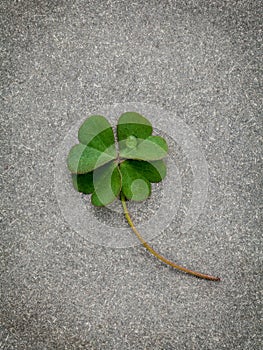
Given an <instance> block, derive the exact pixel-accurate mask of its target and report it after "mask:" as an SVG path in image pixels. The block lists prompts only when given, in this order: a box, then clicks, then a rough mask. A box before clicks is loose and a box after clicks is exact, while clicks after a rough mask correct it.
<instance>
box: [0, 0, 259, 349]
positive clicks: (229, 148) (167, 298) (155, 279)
mask: <svg viewBox="0 0 263 350" xmlns="http://www.w3.org/2000/svg"><path fill="white" fill-rule="evenodd" d="M261 5H262V4H261V2H260V1H198V0H197V1H110V0H109V1H104V2H102V1H95V0H94V1H84V0H83V1H78V0H76V1H68V2H67V1H31V0H28V1H1V3H0V9H1V32H2V33H1V36H0V40H1V45H0V53H1V63H2V68H1V125H2V130H1V154H2V161H1V167H2V169H1V170H2V184H3V187H2V188H3V189H2V199H1V207H2V210H1V212H2V233H1V341H0V347H1V349H19V350H22V349H26V350H29V349H32V350H36V349H41V350H42V349H52V350H53V349H120V350H122V349H136V350H138V349H163V350H169V349H176V350H177V349H178V350H184V349H187V350H188V349H211V350H212V349H218V350H219V349H229V350H232V349H242V350H244V349H247V350H251V349H260V324H259V317H260V267H261V260H260V204H261V201H260V200H261V197H262V195H261V188H260V176H261V169H262V168H261V165H262V163H261V158H262V153H261V150H262V148H261V147H262V129H261V127H262V119H261V118H262V115H260V113H261V111H260V108H261V102H262V100H261V97H262V96H261V90H260V80H261V69H262V62H261V56H260V48H261V39H262V32H261V30H262V28H261V26H260V8H261ZM129 101H133V102H136V101H137V102H143V103H150V104H156V105H158V106H162V107H163V108H165V109H166V110H167V111H171V112H173V113H175V114H176V115H177V116H179V117H180V118H181V119H182V120H183V121H184V122H185V123H187V124H188V125H189V126H190V127H191V130H192V131H193V132H194V134H195V135H196V136H197V138H198V139H199V141H200V144H201V146H202V149H203V152H204V154H205V157H206V160H207V164H208V170H209V179H210V180H209V189H208V197H207V200H206V203H205V206H204V209H203V212H202V214H201V215H200V217H199V219H198V220H197V222H196V224H195V225H194V226H193V227H192V228H191V229H190V230H189V232H187V234H182V233H180V231H179V230H178V227H179V225H178V222H179V221H180V220H181V219H182V217H183V215H184V209H185V208H184V206H187V205H188V204H189V202H188V201H187V188H188V185H187V184H188V182H187V181H186V182H185V183H184V184H183V186H184V198H185V199H183V201H182V208H180V210H179V211H178V216H177V219H176V220H174V221H172V222H171V224H170V225H169V228H167V229H166V230H164V232H163V233H162V234H161V235H160V236H159V237H157V238H156V239H155V240H154V241H153V244H154V247H156V249H158V250H159V251H161V252H162V253H163V254H164V255H166V256H167V257H169V258H171V259H173V260H176V261H178V262H181V263H183V264H185V265H187V266H189V267H190V266H191V267H195V268H196V269H201V270H202V271H206V272H209V273H214V274H216V275H220V276H221V278H222V282H220V283H211V282H206V281H202V280H198V279H196V278H192V277H189V276H186V275H184V274H181V273H179V272H176V271H173V270H171V269H170V268H168V267H166V266H164V265H163V264H161V263H159V262H157V261H156V260H155V259H154V258H152V257H151V256H149V255H148V254H147V253H146V252H145V251H144V249H143V248H141V247H138V246H137V247H132V248H123V249H114V248H107V247H101V246H98V245H95V244H92V243H90V242H88V241H86V240H84V239H83V238H82V237H81V236H80V235H78V234H76V232H74V230H73V229H72V228H71V227H69V225H68V224H67V223H66V221H65V220H64V218H63V216H62V215H61V212H60V209H59V206H58V202H57V199H56V195H55V191H54V183H53V178H54V176H53V173H54V164H55V156H56V153H57V149H58V147H59V144H60V143H61V142H62V140H63V138H64V136H65V135H66V134H67V132H68V130H69V129H70V128H71V126H72V125H73V124H74V123H76V121H78V120H79V119H80V118H83V116H85V115H86V114H87V111H92V110H96V109H97V108H98V106H103V105H108V104H113V103H124V102H129ZM175 147H176V145H175ZM177 151H178V163H177V164H178V168H179V170H180V171H181V174H185V175H187V174H188V173H189V171H188V170H189V169H188V166H187V162H186V163H185V162H184V161H183V160H184V157H183V155H180V149H177ZM186 161H187V160H186ZM187 176H188V175H187ZM187 176H186V177H187ZM188 177H189V179H191V174H189V176H188ZM182 178H184V176H182ZM156 201H158V198H157V199H156ZM153 207H154V204H153ZM94 215H97V217H99V218H100V220H101V221H102V222H104V221H106V222H107V220H108V223H109V225H110V222H109V220H112V219H111V218H110V219H108V217H107V213H104V212H103V211H99V212H97V213H94Z"/></svg>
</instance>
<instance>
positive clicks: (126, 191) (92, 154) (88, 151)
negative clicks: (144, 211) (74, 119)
mask: <svg viewBox="0 0 263 350" xmlns="http://www.w3.org/2000/svg"><path fill="white" fill-rule="evenodd" d="M152 132H153V128H152V125H151V123H150V122H149V120H147V119H146V118H145V117H143V116H142V115H140V114H138V113H136V112H126V113H124V114H122V115H121V116H120V118H119V120H118V124H117V142H115V136H114V132H113V128H112V126H111V125H110V123H109V122H108V120H107V119H106V118H105V117H103V116H100V115H93V116H90V117H89V118H87V119H86V120H85V121H84V123H83V124H82V125H81V127H80V129H79V132H78V140H79V144H77V145H75V146H73V147H72V148H71V150H70V152H69V155H68V158H67V165H68V168H69V170H70V172H71V173H72V181H73V185H74V187H75V189H76V190H78V191H79V192H82V193H85V194H92V196H91V202H92V204H93V205H95V206H106V205H108V204H110V203H111V202H113V201H114V200H115V199H116V198H118V197H119V196H120V193H122V194H123V195H124V196H125V198H126V199H128V200H134V201H143V200H145V199H146V198H148V197H149V196H150V194H151V183H153V182H160V181H161V180H162V179H163V178H164V177H165V175H166V165H165V162H164V161H163V158H165V157H166V155H167V152H168V146H167V143H166V141H165V140H164V139H163V138H162V137H160V136H152Z"/></svg>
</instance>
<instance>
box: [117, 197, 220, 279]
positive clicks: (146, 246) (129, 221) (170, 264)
mask: <svg viewBox="0 0 263 350" xmlns="http://www.w3.org/2000/svg"><path fill="white" fill-rule="evenodd" d="M121 202H122V207H123V211H124V215H125V217H126V220H127V221H128V224H129V225H130V227H131V228H132V230H133V232H134V233H135V235H136V236H137V238H138V239H139V241H140V242H141V243H142V245H143V246H144V247H145V248H146V249H147V250H148V251H149V252H150V253H151V254H153V255H154V256H155V257H156V258H157V259H159V260H161V261H162V262H164V263H165V264H167V265H169V266H172V267H173V268H175V269H177V270H180V271H183V272H185V273H188V274H190V275H193V276H196V277H199V278H203V279H206V280H210V281H220V278H219V277H214V276H210V275H206V274H203V273H200V272H196V271H192V270H190V269H187V268H185V267H183V266H180V265H177V264H175V263H174V262H172V261H170V260H168V259H166V258H165V257H164V256H162V255H161V254H159V253H158V252H156V251H155V250H154V249H153V248H152V247H151V246H150V245H149V244H148V243H147V242H146V241H145V240H144V239H143V237H142V236H141V234H140V233H139V232H138V230H137V229H136V227H135V226H134V224H133V221H132V219H131V217H130V214H129V211H128V208H127V205H126V200H125V196H124V194H123V193H122V192H121Z"/></svg>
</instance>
